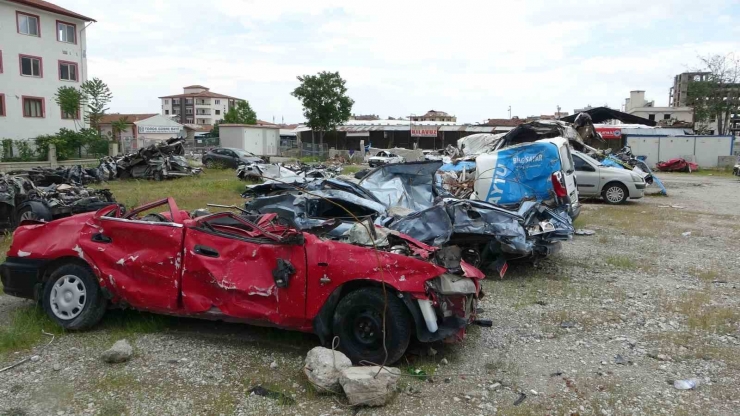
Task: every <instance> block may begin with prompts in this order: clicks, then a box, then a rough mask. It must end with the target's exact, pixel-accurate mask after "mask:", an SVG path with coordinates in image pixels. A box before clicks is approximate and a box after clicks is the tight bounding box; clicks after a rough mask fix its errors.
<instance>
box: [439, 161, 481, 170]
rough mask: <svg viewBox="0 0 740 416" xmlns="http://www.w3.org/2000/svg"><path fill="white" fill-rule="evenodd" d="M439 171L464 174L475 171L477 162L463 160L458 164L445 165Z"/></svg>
mask: <svg viewBox="0 0 740 416" xmlns="http://www.w3.org/2000/svg"><path fill="white" fill-rule="evenodd" d="M439 170H441V171H444V172H462V171H463V170H475V162H474V161H472V160H461V161H459V162H457V163H445V164H444V165H442V167H441V168H439Z"/></svg>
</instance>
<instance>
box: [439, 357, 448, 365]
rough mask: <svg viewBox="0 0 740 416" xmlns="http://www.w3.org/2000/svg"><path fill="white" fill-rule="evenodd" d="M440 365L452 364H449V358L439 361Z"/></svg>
mask: <svg viewBox="0 0 740 416" xmlns="http://www.w3.org/2000/svg"><path fill="white" fill-rule="evenodd" d="M439 363H440V364H442V365H447V364H449V363H450V362H449V361H447V358H443V359H441V360H439Z"/></svg>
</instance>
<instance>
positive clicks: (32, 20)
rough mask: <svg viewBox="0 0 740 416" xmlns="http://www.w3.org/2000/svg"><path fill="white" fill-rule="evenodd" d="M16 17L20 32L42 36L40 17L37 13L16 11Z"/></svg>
mask: <svg viewBox="0 0 740 416" xmlns="http://www.w3.org/2000/svg"><path fill="white" fill-rule="evenodd" d="M15 19H16V25H17V26H18V33H20V34H22V35H28V36H39V37H40V36H41V27H40V26H39V17H38V16H36V15H35V14H28V13H23V12H15Z"/></svg>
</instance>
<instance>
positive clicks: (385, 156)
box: [367, 150, 406, 168]
mask: <svg viewBox="0 0 740 416" xmlns="http://www.w3.org/2000/svg"><path fill="white" fill-rule="evenodd" d="M404 162H406V159H404V158H402V157H401V156H398V155H397V154H394V153H391V152H386V151H385V150H381V151H380V152H378V153H377V154H376V155H375V156H373V157H371V158H369V159H368V160H367V163H368V164H369V165H370V167H371V168H374V167H376V166H381V165H387V164H390V163H404Z"/></svg>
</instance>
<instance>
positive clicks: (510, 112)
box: [509, 106, 511, 120]
mask: <svg viewBox="0 0 740 416" xmlns="http://www.w3.org/2000/svg"><path fill="white" fill-rule="evenodd" d="M509 120H511V106H509Z"/></svg>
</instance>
